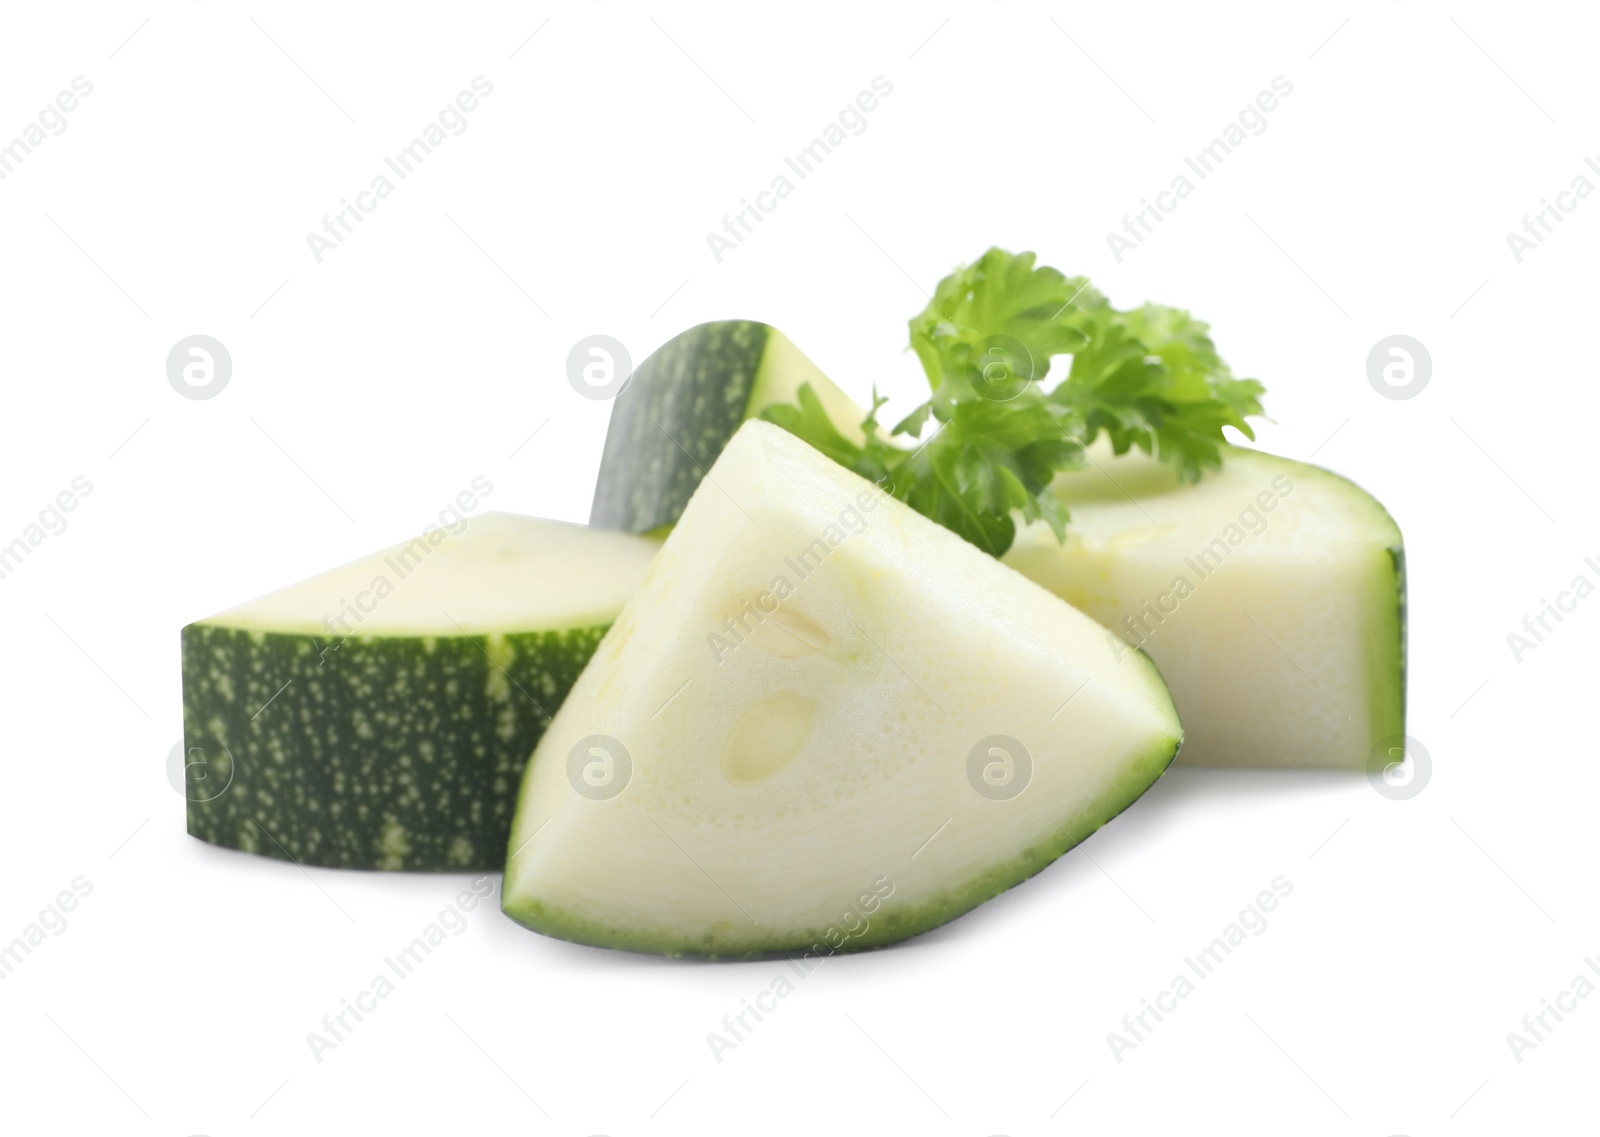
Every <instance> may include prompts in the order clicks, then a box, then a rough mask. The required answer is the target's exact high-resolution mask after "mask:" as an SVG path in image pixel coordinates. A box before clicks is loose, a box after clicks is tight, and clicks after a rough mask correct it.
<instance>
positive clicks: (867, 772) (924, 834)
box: [504, 421, 1181, 955]
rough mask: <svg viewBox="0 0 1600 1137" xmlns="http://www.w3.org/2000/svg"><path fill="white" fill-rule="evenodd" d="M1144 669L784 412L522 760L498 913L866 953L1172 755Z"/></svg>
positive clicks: (652, 947)
mask: <svg viewBox="0 0 1600 1137" xmlns="http://www.w3.org/2000/svg"><path fill="white" fill-rule="evenodd" d="M1180 736H1181V732H1180V730H1179V727H1178V720H1177V716H1176V714H1175V712H1174V710H1173V707H1172V702H1171V700H1170V698H1169V697H1168V695H1167V691H1166V688H1165V686H1164V685H1163V684H1162V681H1161V678H1160V676H1159V675H1158V674H1157V673H1156V670H1155V668H1154V666H1153V665H1152V664H1151V663H1150V662H1149V661H1148V660H1147V659H1145V658H1144V657H1143V656H1142V655H1140V654H1139V653H1137V652H1122V653H1120V654H1119V653H1117V652H1114V651H1113V650H1112V649H1111V647H1110V646H1109V645H1108V643H1107V639H1106V633H1105V629H1103V628H1101V627H1100V626H1099V625H1097V624H1095V623H1094V622H1093V621H1091V620H1089V619H1088V617H1086V616H1084V615H1082V614H1081V613H1079V612H1077V611H1075V610H1073V609H1072V608H1071V607H1070V606H1069V605H1067V604H1065V603H1063V602H1062V601H1061V600H1059V599H1057V598H1056V597H1054V596H1052V595H1050V594H1049V593H1048V592H1046V591H1045V590H1044V589H1042V588H1040V587H1039V586H1037V585H1035V584H1033V583H1031V582H1029V581H1028V580H1026V579H1024V578H1023V577H1022V576H1020V575H1019V574H1017V573H1016V572H1014V571H1012V570H1011V569H1009V568H1007V567H1006V566H1004V565H1002V564H1001V563H1000V562H998V561H996V560H994V559H993V558H992V557H989V556H986V555H985V554H983V553H981V552H980V551H978V550H977V549H976V548H974V547H973V546H972V545H969V544H968V543H967V542H965V541H963V540H962V539H961V538H959V537H957V536H956V535H955V534H953V533H951V532H950V531H949V530H947V529H944V528H942V527H940V526H939V525H936V524H935V523H933V522H932V521H929V520H927V519H926V518H924V517H922V516H920V515H918V514H917V513H915V512H913V511H912V510H911V509H909V508H908V507H906V506H905V505H903V504H901V503H900V502H897V501H895V500H893V499H892V498H890V497H888V496H887V495H885V494H884V493H883V492H881V491H880V490H879V489H878V488H877V487H875V486H873V485H872V484H870V483H868V482H866V481H864V480H862V479H861V478H859V477H857V476H856V475H855V474H853V473H851V472H849V471H847V470H845V469H844V468H843V467H841V466H839V465H837V464H836V463H834V462H832V461H831V460H829V459H828V458H826V457H824V456H823V455H822V454H820V453H818V452H817V451H816V450H813V449H812V448H811V447H810V446H808V445H806V444H805V443H803V442H801V441H800V440H798V439H796V438H794V437H793V436H792V435H790V434H788V433H786V432H785V431H783V430H781V429H780V428H778V427H775V426H772V425H770V424H768V423H765V422H759V421H756V422H749V423H746V424H745V425H744V426H743V427H741V428H740V430H739V432H738V433H737V434H736V435H735V436H734V438H733V440H732V441H731V442H730V443H729V444H728V446H727V449H726V450H725V451H724V452H723V453H722V456H721V457H720V458H719V459H718V460H717V462H716V464H715V466H713V467H712V468H711V470H710V472H709V474H708V476H707V477H706V479H705V481H704V482H703V483H702V485H701V486H700V488H699V489H698V490H697V491H696V493H695V495H694V497H693V499H692V500H691V502H690V503H689V506H688V508H687V509H686V510H685V512H684V514H683V517H682V520H681V521H680V522H679V523H678V525H677V527H676V528H675V529H674V530H673V532H672V534H671V536H669V537H668V538H667V541H666V543H665V545H664V546H663V548H662V552H661V554H660V556H659V557H658V559H657V560H656V561H655V562H654V564H653V565H652V567H651V569H650V571H649V573H648V574H647V576H646V578H645V582H644V584H643V586H642V587H641V588H640V590H639V591H638V592H637V593H635V595H634V596H633V598H632V599H631V600H629V602H628V603H627V605H626V606H625V607H624V608H623V610H622V613H621V614H620V615H619V616H618V618H617V622H616V623H615V624H614V625H613V626H612V628H611V630H610V631H609V632H608V633H607V634H606V637H605V638H604V640H602V641H601V644H600V647H599V648H598V649H597V650H596V653H595V656H594V658H593V659H592V660H591V661H590V663H589V665H588V667H587V668H585V670H584V672H583V674H582V675H581V676H580V677H579V679H578V682H577V683H576V685H575V686H574V687H573V690H572V693H571V694H570V695H569V696H568V699H567V701H566V703H565V704H564V705H563V707H562V709H561V711H560V712H559V713H558V714H557V715H556V718H555V721H554V722H552V723H551V725H550V728H549V730H548V731H547V732H546V733H545V736H544V738H543V739H542V740H541V742H540V744H539V747H538V749H537V750H536V751H535V753H534V757H533V760H532V762H531V763H530V766H529V769H528V772H527V774H526V775H525V777H524V781H523V787H522V795H521V799H520V802H519V805H518V811H517V816H516V821H515V824H514V826H513V832H512V838H511V855H510V858H509V862H508V865H507V868H506V880H505V889H504V907H505V910H506V912H507V913H509V914H510V915H511V916H512V917H513V918H514V919H516V920H518V921H519V922H521V923H523V924H526V925H527V926H529V927H531V928H534V929H536V930H538V931H541V932H545V933H548V934H550V935H554V936H559V937H562V938H565V939H571V940H577V941H580V942H583V943H590V944H598V945H604V946H610V947H620V948H629V949H634V950H639V951H651V952H660V953H663V954H667V955H681V954H704V955H746V954H759V953H772V952H778V953H807V954H810V953H817V954H827V953H830V952H832V951H837V950H849V949H855V948H864V947H876V946H881V945H883V944H888V943H893V942H895V941H897V940H902V939H905V938H906V937H907V936H911V935H915V934H916V933H918V932H921V931H924V930H926V929H928V928H932V927H935V926H936V925H939V924H942V923H944V922H945V921H947V920H950V919H952V918H954V917H956V916H959V915H961V914H962V913H963V912H966V911H968V910H969V909H971V908H973V907H974V906H976V905H978V904H981V903H982V902H983V901H984V900H987V899H988V898H989V897H991V896H994V895H995V894H996V893H998V892H1001V891H1002V890H1004V889H1007V888H1010V887H1011V886H1012V885H1014V884H1017V883H1018V882H1019V881H1022V880H1024V879H1026V878H1027V877H1029V876H1032V875H1033V874H1034V873H1036V872H1038V871H1039V870H1040V869H1042V868H1044V867H1045V866H1046V865H1047V864H1049V863H1050V862H1051V861H1053V860H1054V859H1055V858H1057V857H1059V856H1060V855H1061V854H1062V853H1064V852H1065V851H1066V850H1068V849H1070V848H1071V847H1072V846H1074V845H1076V844H1077V843H1078V842H1079V841H1081V840H1083V839H1084V838H1085V837H1087V836H1088V835H1089V834H1090V833H1092V832H1094V831H1095V830H1096V829H1097V828H1099V827H1100V826H1101V825H1103V824H1104V823H1105V822H1106V821H1107V820H1109V819H1110V818H1112V817H1114V816H1115V815H1116V814H1117V813H1118V812H1120V811H1121V810H1122V809H1123V808H1125V807H1126V806H1127V805H1128V804H1129V803H1130V802H1132V801H1133V800H1134V799H1135V798H1137V797H1138V796H1139V795H1140V794H1141V793H1143V792H1144V790H1145V789H1146V788H1147V787H1148V786H1149V785H1150V784H1151V782H1153V781H1154V780H1155V778H1156V777H1157V776H1158V775H1159V774H1160V773H1161V772H1162V771H1163V770H1164V769H1165V768H1166V767H1167V765H1168V763H1169V762H1170V761H1171V760H1172V756H1173V754H1174V752H1175V751H1176V749H1177V747H1178V742H1179V738H1180Z"/></svg>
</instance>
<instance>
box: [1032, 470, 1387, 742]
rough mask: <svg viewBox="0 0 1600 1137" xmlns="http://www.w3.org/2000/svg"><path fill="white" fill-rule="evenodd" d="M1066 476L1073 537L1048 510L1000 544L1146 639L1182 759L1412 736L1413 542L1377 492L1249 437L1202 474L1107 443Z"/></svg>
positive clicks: (1137, 640) (1124, 632) (1052, 585)
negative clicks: (1060, 532)
mask: <svg viewBox="0 0 1600 1137" xmlns="http://www.w3.org/2000/svg"><path fill="white" fill-rule="evenodd" d="M1053 489H1054V490H1055V492H1056V494H1057V495H1058V496H1059V497H1060V498H1062V500H1063V501H1065V503H1066V505H1067V508H1068V509H1069V510H1070V511H1071V513H1072V521H1071V524H1070V525H1069V526H1068V529H1067V541H1066V544H1064V545H1063V544H1061V543H1060V542H1058V541H1057V540H1056V538H1055V534H1053V533H1052V532H1051V531H1050V529H1049V527H1048V526H1046V525H1044V524H1042V523H1039V524H1035V525H1033V526H1030V527H1028V528H1026V529H1023V530H1022V531H1021V532H1019V534H1018V536H1017V540H1016V543H1015V544H1014V545H1013V546H1012V548H1011V551H1010V552H1009V553H1007V554H1006V557H1005V561H1006V563H1007V564H1009V565H1011V566H1012V567H1013V568H1015V569H1017V570H1018V571H1019V572H1021V573H1022V574H1023V575H1025V576H1027V577H1030V578H1031V579H1033V580H1036V581H1038V582H1039V583H1040V584H1042V585H1044V586H1045V587H1046V588H1048V589H1050V591H1052V592H1054V593H1055V594H1056V595H1058V596H1060V597H1062V598H1063V599H1064V600H1066V601H1067V602H1069V603H1070V604H1072V605H1074V606H1075V607H1077V608H1079V609H1081V610H1083V611H1084V612H1087V613H1088V614H1089V615H1091V616H1093V617H1094V618H1095V619H1096V620H1099V621H1100V622H1101V623H1102V624H1104V625H1105V626H1106V627H1107V628H1109V629H1111V630H1112V631H1113V632H1115V633H1117V634H1118V635H1119V636H1120V637H1121V638H1122V640H1124V641H1125V642H1126V643H1128V644H1131V645H1135V646H1138V647H1142V648H1143V649H1144V650H1146V651H1148V652H1149V653H1150V655H1151V657H1152V658H1153V659H1154V660H1155V661H1156V665H1157V666H1158V667H1160V668H1161V674H1162V675H1163V676H1164V677H1165V678H1166V680H1167V684H1168V686H1170V687H1171V688H1172V697H1173V699H1174V700H1175V701H1176V702H1177V704H1178V712H1179V714H1180V715H1182V717H1183V727H1184V737H1185V741H1184V746H1183V758H1182V761H1184V762H1186V763H1192V764H1196V765H1207V766H1332V767H1341V768H1345V769H1363V768H1368V769H1370V768H1372V767H1371V764H1374V763H1375V764H1376V765H1377V767H1378V768H1380V769H1381V768H1382V767H1383V766H1386V765H1387V764H1388V762H1389V761H1390V757H1389V755H1390V750H1391V748H1393V747H1397V746H1401V745H1402V742H1403V736H1404V735H1405V630H1406V622H1405V605H1406V600H1405V597H1406V588H1405V549H1404V542H1403V541H1402V539H1401V536H1400V528H1399V526H1397V525H1396V524H1395V522H1394V519H1393V518H1392V517H1390V516H1389V514H1388V513H1386V512H1385V511H1384V508H1383V506H1381V505H1379V504H1378V502H1377V501H1376V500H1375V499H1374V498H1373V497H1372V495H1370V494H1368V493H1367V492H1366V491H1365V490H1363V489H1361V488H1360V487H1359V486H1357V485H1355V484H1353V483H1351V482H1349V481H1346V480H1345V479H1344V478H1341V477H1339V476H1338V475H1337V474H1332V473H1329V472H1328V471H1327V470H1323V469H1321V468H1319V467H1316V466H1310V465H1307V464H1306V463H1304V462H1295V461H1291V460H1290V459H1288V458H1279V457H1276V456H1274V455H1271V454H1264V453H1262V452H1260V451H1257V450H1247V449H1244V448H1242V447H1229V448H1227V449H1226V450H1225V451H1224V453H1223V460H1222V470H1221V471H1220V472H1217V473H1207V474H1206V476H1205V477H1204V478H1202V479H1201V480H1200V482H1199V483H1198V484H1196V485H1187V486H1186V485H1180V484H1179V483H1178V481H1177V479H1176V478H1175V477H1174V475H1173V474H1172V472H1171V469H1170V468H1169V467H1167V466H1165V465H1164V464H1162V463H1160V462H1157V461H1156V460H1154V459H1152V458H1149V457H1146V456H1144V455H1140V454H1130V455H1127V456H1125V457H1122V458H1112V457H1111V456H1110V454H1109V453H1107V452H1104V451H1101V452H1099V453H1098V454H1097V456H1096V460H1095V462H1094V463H1093V464H1091V466H1090V467H1089V468H1087V469H1085V470H1082V471H1075V472H1073V473H1069V474H1062V475H1060V476H1058V477H1057V478H1056V480H1055V482H1054V485H1053Z"/></svg>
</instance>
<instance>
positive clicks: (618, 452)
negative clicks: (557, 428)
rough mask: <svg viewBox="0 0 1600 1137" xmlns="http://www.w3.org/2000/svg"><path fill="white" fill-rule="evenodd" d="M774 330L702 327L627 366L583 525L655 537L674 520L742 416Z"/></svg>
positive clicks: (745, 324)
mask: <svg viewBox="0 0 1600 1137" xmlns="http://www.w3.org/2000/svg"><path fill="white" fill-rule="evenodd" d="M775 334H776V333H775V332H774V330H773V329H772V328H771V327H770V326H769V325H767V324H763V323H759V322H757V321H754V320H720V321H717V322H715V323H709V324H700V325H699V326H697V327H693V328H690V329H689V330H688V331H686V332H682V333H680V334H679V335H677V336H674V337H673V338H672V339H670V340H668V341H667V342H666V343H664V344H662V345H661V347H659V348H657V349H656V350H655V351H654V352H652V353H651V355H650V357H649V358H648V359H646V360H645V361H644V362H643V363H641V364H639V366H638V367H636V368H635V369H634V372H633V376H632V378H631V379H629V380H628V385H627V386H626V387H625V388H624V389H623V391H622V393H621V394H620V395H618V396H617V398H616V400H615V401H614V403H613V404H612V408H611V424H610V426H609V427H608V429H607V431H606V445H605V452H604V455H603V456H602V458H601V461H600V476H599V480H598V481H597V482H596V483H595V490H594V505H593V507H592V509H591V510H590V513H589V524H590V525H594V526H599V527H601V528H606V529H623V530H626V531H628V532H631V533H653V532H655V531H657V530H659V529H661V528H663V527H664V526H670V525H673V524H675V523H676V522H677V520H678V518H679V517H680V516H682V514H683V507H684V506H686V505H687V504H689V497H690V495H691V494H693V493H694V490H695V487H696V486H698V485H699V484H700V479H701V478H703V477H704V476H705V471H707V470H709V469H710V468H711V464H712V463H713V462H715V461H716V460H717V455H719V454H721V453H722V448H723V447H724V446H725V445H727V442H728V439H730V438H732V437H733V433H734V431H736V430H738V429H739V424H740V423H742V422H743V421H744V420H745V418H746V417H748V411H749V407H750V404H751V397H752V394H753V393H754V391H755V389H756V383H757V380H758V378H759V377H760V373H761V365H762V360H763V358H764V357H765V355H766V352H767V346H768V344H769V343H770V342H771V341H772V340H773V338H774V336H775Z"/></svg>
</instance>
